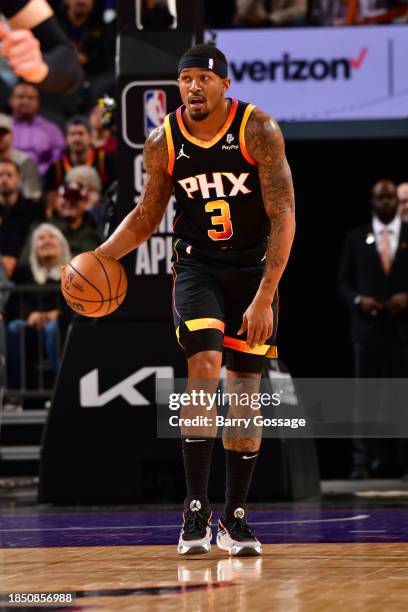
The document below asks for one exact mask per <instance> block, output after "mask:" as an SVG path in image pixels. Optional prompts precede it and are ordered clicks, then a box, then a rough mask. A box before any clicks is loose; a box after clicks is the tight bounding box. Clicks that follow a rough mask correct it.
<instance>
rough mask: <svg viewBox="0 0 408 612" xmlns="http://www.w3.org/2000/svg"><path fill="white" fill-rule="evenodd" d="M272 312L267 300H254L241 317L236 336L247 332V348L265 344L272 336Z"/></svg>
mask: <svg viewBox="0 0 408 612" xmlns="http://www.w3.org/2000/svg"><path fill="white" fill-rule="evenodd" d="M272 331H273V312H272V308H271V303H270V301H269V300H264V299H261V298H255V299H254V300H253V301H252V302H251V304H250V305H249V306H248V308H247V309H246V311H245V312H244V314H243V316H242V325H241V327H240V329H239V330H238V336H241V335H242V334H244V333H245V332H247V339H246V343H247V345H248V347H249V348H255V347H256V346H257V345H262V344H265V342H266V340H267V339H268V338H270V337H271V336H272Z"/></svg>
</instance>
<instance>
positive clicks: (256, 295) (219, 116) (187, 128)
mask: <svg viewBox="0 0 408 612" xmlns="http://www.w3.org/2000/svg"><path fill="white" fill-rule="evenodd" d="M230 82H231V81H230V79H229V78H228V68H227V60H226V58H225V56H224V55H223V53H221V51H219V50H218V49H216V48H214V47H213V46H211V45H197V46H195V47H193V48H192V49H190V50H189V51H187V52H186V53H185V54H184V55H183V57H182V58H181V60H180V63H179V87H180V94H181V98H182V101H183V106H181V107H180V108H179V109H178V110H177V111H176V112H174V113H171V114H170V115H168V116H167V117H166V119H165V122H164V125H163V126H162V127H159V128H157V129H156V130H154V131H153V132H152V133H151V134H150V136H149V138H148V140H147V142H146V144H145V148H144V162H145V166H146V170H147V179H146V183H145V186H144V190H143V193H142V195H141V198H140V201H139V203H138V205H137V207H136V208H135V209H134V210H133V211H132V212H131V213H129V215H128V216H127V217H126V218H125V219H124V220H123V221H122V223H121V224H120V225H119V226H118V228H117V229H116V231H115V232H114V233H113V235H112V236H111V237H110V238H109V239H108V240H107V241H106V242H105V243H104V244H103V245H102V246H101V247H100V248H98V249H97V252H98V254H100V255H107V256H112V257H114V258H117V259H119V258H121V257H123V256H124V255H125V254H126V253H129V251H131V250H132V249H134V248H135V247H137V246H139V245H140V244H141V243H142V242H143V241H145V240H147V239H148V238H150V236H151V235H152V233H153V232H154V231H155V230H156V228H157V227H158V225H159V224H160V222H161V219H162V217H163V214H164V211H165V209H166V206H167V203H168V200H169V198H170V196H171V193H172V191H173V190H174V191H175V197H176V201H177V203H176V215H175V221H174V233H175V236H174V262H173V263H174V266H173V271H174V277H175V286H174V319H175V325H176V331H177V337H178V340H179V343H180V344H181V346H182V347H183V349H184V350H185V353H186V356H187V360H188V376H189V380H190V381H196V380H201V381H202V380H208V381H209V385H210V386H211V384H212V383H211V381H216V382H215V385H217V382H218V380H219V377H220V369H221V360H222V351H223V348H225V359H226V367H227V378H228V382H229V384H230V388H234V382H236V383H237V385H239V384H240V383H239V382H238V381H242V380H244V381H248V387H249V388H251V389H252V390H255V389H257V388H258V386H259V381H260V376H261V371H262V368H263V364H264V360H265V357H270V356H272V357H273V356H276V347H275V336H276V325H277V320H276V319H277V299H278V298H277V287H278V282H279V279H280V277H281V275H282V273H283V271H284V269H285V266H286V263H287V260H288V257H289V252H290V249H291V245H292V241H293V236H294V229H295V219H294V195H293V187H292V180H291V173H290V169H289V166H288V163H287V161H286V158H285V153H284V142H283V138H282V134H281V132H280V129H279V127H278V125H277V123H276V122H275V121H274V120H273V119H271V118H270V117H269V116H268V115H267V114H265V113H264V112H262V111H261V110H259V109H258V108H256V107H255V106H253V105H251V104H246V103H244V102H239V101H237V100H233V99H230V98H228V97H225V94H226V93H227V91H228V88H229V86H230ZM215 432H216V428H215V429H214V428H212V429H211V428H210V431H209V435H207V436H205V435H204V436H203V435H200V434H199V435H194V432H192V433H191V430H184V432H183V430H182V447H183V459H184V465H185V475H186V485H187V497H186V500H185V508H184V522H183V526H182V529H181V534H180V540H179V546H178V552H179V553H180V554H185V553H198V552H208V551H209V550H210V541H211V529H210V517H211V512H210V507H209V501H208V498H207V484H208V476H209V471H210V464H211V454H212V449H213V445H214V436H215ZM260 440H261V436H260V435H256V436H253V437H250V438H245V437H243V436H242V435H241V437H239V436H238V437H233V436H231V435H230V434H229V433H225V432H224V433H223V443H224V448H225V455H226V503H225V512H224V515H223V517H222V518H221V519H220V521H219V526H218V536H217V544H218V546H219V547H220V548H221V549H223V550H227V551H228V552H229V553H230V554H232V555H256V554H260V552H261V544H260V542H259V541H258V540H257V539H256V537H255V536H254V534H253V532H252V530H251V529H250V527H249V526H248V523H247V519H246V510H245V501H246V497H247V493H248V489H249V486H250V483H251V479H252V475H253V472H254V467H255V462H256V457H257V455H258V449H259V446H260Z"/></svg>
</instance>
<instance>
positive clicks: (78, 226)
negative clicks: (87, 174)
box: [51, 182, 101, 256]
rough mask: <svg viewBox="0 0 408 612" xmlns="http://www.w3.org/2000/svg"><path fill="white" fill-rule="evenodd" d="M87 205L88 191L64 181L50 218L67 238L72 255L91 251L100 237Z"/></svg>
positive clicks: (97, 243) (98, 242) (73, 183)
mask: <svg viewBox="0 0 408 612" xmlns="http://www.w3.org/2000/svg"><path fill="white" fill-rule="evenodd" d="M87 206H89V202H88V192H87V190H86V189H85V188H84V187H82V186H81V185H80V184H79V183H76V182H71V183H65V184H64V185H62V186H61V187H60V188H59V190H58V197H57V209H56V214H54V216H53V218H52V219H51V223H53V224H54V225H56V226H57V227H58V228H59V229H60V230H61V231H62V233H63V234H64V236H65V237H66V239H67V240H68V244H69V246H70V249H71V252H72V255H73V256H75V255H78V254H79V253H82V252H83V251H93V250H94V249H96V247H97V246H98V245H99V244H100V243H101V238H100V236H99V232H98V229H97V226H96V223H95V221H94V219H93V217H92V215H91V214H90V213H89V212H88V211H87V210H86V208H87Z"/></svg>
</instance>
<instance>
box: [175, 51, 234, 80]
mask: <svg viewBox="0 0 408 612" xmlns="http://www.w3.org/2000/svg"><path fill="white" fill-rule="evenodd" d="M185 68H204V69H205V70H211V71H212V72H215V74H218V76H219V77H221V78H222V79H225V78H227V76H228V65H227V64H226V63H225V62H223V61H222V60H220V59H218V58H216V57H210V56H207V55H186V56H184V57H182V58H181V60H180V63H179V66H178V73H179V74H180V72H181V71H182V70H184V69H185Z"/></svg>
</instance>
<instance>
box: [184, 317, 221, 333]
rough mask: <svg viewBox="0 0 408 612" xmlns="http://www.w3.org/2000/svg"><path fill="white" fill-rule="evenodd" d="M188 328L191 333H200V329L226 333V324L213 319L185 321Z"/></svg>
mask: <svg viewBox="0 0 408 612" xmlns="http://www.w3.org/2000/svg"><path fill="white" fill-rule="evenodd" d="M185 324H186V327H187V329H188V330H189V331H198V330H200V329H219V331H220V332H222V333H224V329H225V323H224V321H220V320H219V319H211V318H210V317H205V318H201V319H190V320H189V321H185Z"/></svg>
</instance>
